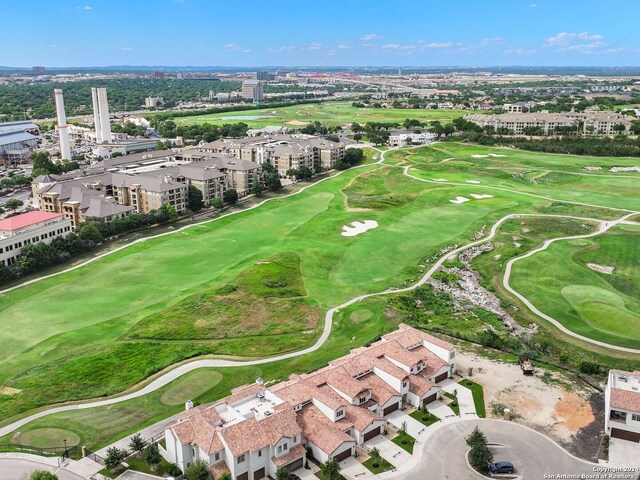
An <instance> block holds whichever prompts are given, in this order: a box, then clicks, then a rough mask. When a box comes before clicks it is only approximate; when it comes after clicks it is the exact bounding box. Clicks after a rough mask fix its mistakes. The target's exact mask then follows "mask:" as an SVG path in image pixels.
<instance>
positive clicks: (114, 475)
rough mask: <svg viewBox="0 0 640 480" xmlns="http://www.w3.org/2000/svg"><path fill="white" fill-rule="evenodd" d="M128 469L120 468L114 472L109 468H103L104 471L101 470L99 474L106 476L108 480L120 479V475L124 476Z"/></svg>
mask: <svg viewBox="0 0 640 480" xmlns="http://www.w3.org/2000/svg"><path fill="white" fill-rule="evenodd" d="M127 470H128V469H127V468H124V467H120V468H117V469H116V470H114V471H112V470H109V469H108V468H103V469H102V470H100V471H99V472H98V473H99V474H100V475H104V476H105V477H107V478H118V477H119V476H120V475H122V474H123V473H124V472H126V471H127Z"/></svg>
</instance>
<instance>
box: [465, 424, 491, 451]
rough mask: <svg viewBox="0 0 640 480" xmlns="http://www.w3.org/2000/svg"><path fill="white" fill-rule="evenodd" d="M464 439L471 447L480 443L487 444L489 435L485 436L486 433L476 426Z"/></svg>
mask: <svg viewBox="0 0 640 480" xmlns="http://www.w3.org/2000/svg"><path fill="white" fill-rule="evenodd" d="M464 441H465V442H467V445H469V446H470V447H473V446H474V445H476V444H478V443H484V444H486V443H487V437H486V436H485V434H484V433H482V431H481V430H480V429H479V428H478V427H476V428H474V429H473V430H472V431H471V433H470V434H469V436H468V437H466V438H465V439H464Z"/></svg>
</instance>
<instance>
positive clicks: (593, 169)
mask: <svg viewBox="0 0 640 480" xmlns="http://www.w3.org/2000/svg"><path fill="white" fill-rule="evenodd" d="M582 168H584V169H585V170H587V171H589V172H592V171H596V170H602V167H591V166H587V167H582Z"/></svg>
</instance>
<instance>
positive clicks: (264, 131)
mask: <svg viewBox="0 0 640 480" xmlns="http://www.w3.org/2000/svg"><path fill="white" fill-rule="evenodd" d="M290 132H291V129H290V128H289V127H284V126H278V125H270V126H267V127H263V128H250V129H249V130H247V136H248V137H263V136H269V135H286V134H287V133H290Z"/></svg>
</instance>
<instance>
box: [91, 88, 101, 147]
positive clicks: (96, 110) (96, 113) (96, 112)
mask: <svg viewBox="0 0 640 480" xmlns="http://www.w3.org/2000/svg"><path fill="white" fill-rule="evenodd" d="M91 100H92V101H93V124H94V125H95V130H96V143H102V124H101V122H100V107H99V106H98V89H97V88H95V87H92V88H91Z"/></svg>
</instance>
